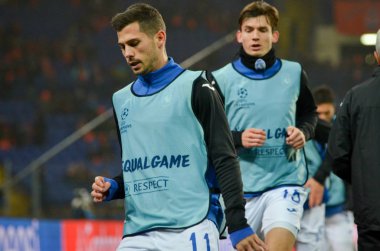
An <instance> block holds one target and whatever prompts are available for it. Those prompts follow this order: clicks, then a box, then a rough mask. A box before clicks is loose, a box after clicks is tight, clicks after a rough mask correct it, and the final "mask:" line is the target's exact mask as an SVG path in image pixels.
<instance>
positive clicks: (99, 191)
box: [91, 176, 111, 202]
mask: <svg viewBox="0 0 380 251" xmlns="http://www.w3.org/2000/svg"><path fill="white" fill-rule="evenodd" d="M110 187H111V183H109V182H105V181H104V177H102V176H96V177H95V180H94V183H92V192H91V196H92V198H93V200H94V202H102V201H103V200H104V199H105V198H106V197H107V194H108V190H109V189H110Z"/></svg>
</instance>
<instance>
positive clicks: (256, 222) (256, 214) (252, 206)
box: [245, 195, 266, 238]
mask: <svg viewBox="0 0 380 251" xmlns="http://www.w3.org/2000/svg"><path fill="white" fill-rule="evenodd" d="M265 205H266V203H265V195H261V196H258V197H254V198H250V199H247V200H246V204H245V217H246V218H247V223H248V224H249V226H250V227H251V228H252V229H253V230H254V231H255V232H256V233H257V234H258V235H259V236H260V237H261V238H264V233H263V232H261V230H262V219H263V214H264V211H265Z"/></svg>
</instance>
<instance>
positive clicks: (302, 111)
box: [209, 1, 317, 251]
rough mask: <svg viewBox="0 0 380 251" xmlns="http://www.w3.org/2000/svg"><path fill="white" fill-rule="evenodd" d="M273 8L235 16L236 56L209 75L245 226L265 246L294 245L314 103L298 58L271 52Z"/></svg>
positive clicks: (256, 6) (262, 6) (251, 7)
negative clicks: (237, 176)
mask: <svg viewBox="0 0 380 251" xmlns="http://www.w3.org/2000/svg"><path fill="white" fill-rule="evenodd" d="M278 19H279V15H278V11H277V9H276V8H275V7H273V6H271V5H269V4H267V3H265V2H263V1H257V2H253V3H251V4H248V5H247V6H245V7H244V9H243V10H242V11H241V13H240V18H239V30H238V31H237V34H236V37H237V41H238V42H239V43H240V44H241V49H240V54H239V58H238V59H237V60H235V61H233V62H232V63H229V64H227V65H226V66H224V67H222V68H221V69H219V70H217V71H214V72H212V76H209V77H210V80H211V79H212V80H211V81H214V85H215V87H218V88H220V91H221V95H222V98H223V99H224V105H225V109H226V113H227V119H228V122H229V125H230V129H231V131H232V133H233V138H234V142H235V146H236V148H237V150H238V156H239V161H240V168H241V173H242V179H243V189H244V196H245V198H246V199H247V204H246V217H247V219H248V223H249V224H250V225H251V226H252V227H253V229H255V230H256V231H257V233H258V234H260V235H261V236H262V237H264V238H265V242H266V243H267V244H268V247H269V249H270V250H282V251H283V250H289V251H290V250H292V248H293V245H294V243H295V238H296V236H297V232H298V231H299V229H300V218H301V216H302V213H303V204H304V202H305V199H306V195H307V192H306V190H305V188H304V187H303V185H304V184H305V182H306V180H307V177H308V171H307V167H306V163H305V158H304V154H303V151H302V148H303V146H304V144H305V142H306V140H308V139H310V137H311V136H312V135H313V132H314V128H315V124H316V121H317V116H316V112H315V110H316V107H315V104H314V101H313V97H312V95H311V92H310V90H309V88H308V87H307V77H306V74H305V73H304V71H303V69H302V67H301V66H300V64H299V63H296V62H291V61H287V60H282V59H279V58H277V57H276V55H275V52H274V49H273V48H272V46H273V43H276V42H277V41H278V39H279V32H278V30H277V23H278Z"/></svg>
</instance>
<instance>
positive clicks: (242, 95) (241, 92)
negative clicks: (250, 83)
mask: <svg viewBox="0 0 380 251" xmlns="http://www.w3.org/2000/svg"><path fill="white" fill-rule="evenodd" d="M237 95H238V96H239V98H242V99H243V98H246V97H247V96H248V91H247V89H245V88H240V89H238V92H237Z"/></svg>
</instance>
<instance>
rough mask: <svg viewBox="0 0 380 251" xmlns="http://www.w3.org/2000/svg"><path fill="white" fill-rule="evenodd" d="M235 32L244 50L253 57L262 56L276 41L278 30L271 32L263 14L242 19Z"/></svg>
mask: <svg viewBox="0 0 380 251" xmlns="http://www.w3.org/2000/svg"><path fill="white" fill-rule="evenodd" d="M240 29H241V30H239V31H238V32H237V33H236V38H237V41H238V42H239V43H240V44H242V46H243V49H244V51H245V52H246V53H247V54H248V55H250V56H254V57H262V56H264V55H265V54H267V53H268V52H269V51H270V49H272V44H273V43H277V41H278V38H279V33H278V31H275V32H272V27H271V26H270V24H269V23H268V20H267V18H266V17H265V16H258V17H250V18H247V19H245V20H244V21H243V23H242V25H241V27H240Z"/></svg>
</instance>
